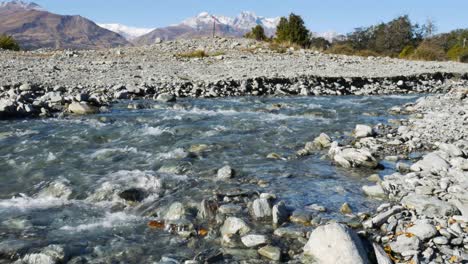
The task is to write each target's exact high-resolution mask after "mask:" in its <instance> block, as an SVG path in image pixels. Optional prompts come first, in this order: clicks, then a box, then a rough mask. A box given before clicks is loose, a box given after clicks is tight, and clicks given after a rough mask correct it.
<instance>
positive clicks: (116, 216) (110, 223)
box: [60, 212, 144, 232]
mask: <svg viewBox="0 0 468 264" xmlns="http://www.w3.org/2000/svg"><path fill="white" fill-rule="evenodd" d="M143 219H144V218H141V217H138V216H135V215H129V214H126V213H124V212H118V213H106V215H105V216H104V217H103V218H98V219H90V220H92V222H91V223H86V224H80V225H77V226H69V225H67V226H63V227H61V228H60V229H61V230H65V231H70V232H83V231H89V230H94V229H98V228H105V229H107V228H115V227H121V226H127V225H133V224H134V223H135V222H138V221H141V220H143Z"/></svg>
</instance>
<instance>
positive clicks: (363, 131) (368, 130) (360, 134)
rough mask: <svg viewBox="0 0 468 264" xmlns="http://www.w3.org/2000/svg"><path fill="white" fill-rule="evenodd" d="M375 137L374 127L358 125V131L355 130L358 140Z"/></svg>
mask: <svg viewBox="0 0 468 264" xmlns="http://www.w3.org/2000/svg"><path fill="white" fill-rule="evenodd" d="M373 135H374V130H373V129H372V127H370V126H367V125H356V129H355V130H354V136H355V137H356V138H365V137H371V136H373Z"/></svg>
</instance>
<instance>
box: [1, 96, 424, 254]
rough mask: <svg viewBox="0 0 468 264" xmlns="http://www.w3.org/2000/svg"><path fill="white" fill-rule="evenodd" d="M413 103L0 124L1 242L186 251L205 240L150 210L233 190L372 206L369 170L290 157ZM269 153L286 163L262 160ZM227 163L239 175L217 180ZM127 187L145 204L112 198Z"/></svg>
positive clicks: (325, 101)
mask: <svg viewBox="0 0 468 264" xmlns="http://www.w3.org/2000/svg"><path fill="white" fill-rule="evenodd" d="M415 99H416V97H408V96H384V97H287V98H248V97H244V98H228V99H195V100H194V99H181V100H179V101H178V102H177V103H176V104H158V103H155V102H145V104H147V105H148V106H150V108H147V109H142V110H129V109H127V105H128V104H129V103H131V102H121V103H119V104H117V105H114V106H113V107H112V109H111V112H109V113H104V114H99V115H95V116H86V117H68V118H64V119H46V120H17V121H1V122H0V246H4V247H7V246H8V247H11V248H13V249H15V247H16V248H17V250H18V252H19V253H20V254H24V253H26V252H32V251H34V250H35V249H38V248H41V247H44V246H46V245H49V244H60V245H66V246H67V250H68V251H67V252H69V254H70V255H72V256H76V255H82V256H87V257H88V258H89V259H101V260H106V261H109V259H110V260H112V259H113V258H115V259H118V260H121V261H148V260H159V259H160V257H161V255H162V254H165V253H175V254H185V255H187V256H193V255H194V254H196V253H197V252H199V251H200V250H201V249H202V248H204V247H205V248H206V247H210V245H209V243H204V242H197V245H190V244H189V245H187V244H184V243H182V242H180V241H177V239H176V238H174V236H173V235H171V234H168V233H166V232H164V231H155V230H150V229H149V228H148V227H147V223H148V221H149V220H150V218H149V217H148V216H146V215H145V212H146V209H147V207H155V206H156V207H158V206H159V207H165V206H167V205H168V204H170V203H171V202H174V201H180V202H183V203H184V204H195V203H199V202H200V201H201V200H202V199H203V198H204V197H207V196H211V195H213V193H214V192H219V193H223V192H228V191H229V190H232V189H233V188H241V189H243V190H255V191H260V192H271V193H275V194H276V195H277V196H278V197H279V198H280V199H282V200H285V201H286V202H287V204H288V205H290V206H292V207H296V208H302V207H304V206H305V205H308V204H312V203H317V204H321V205H324V206H325V207H327V208H328V209H329V210H328V213H326V214H325V215H326V217H330V218H340V216H339V214H337V213H336V212H337V211H338V208H339V207H340V205H341V204H343V203H344V202H348V203H349V204H350V205H351V206H352V207H353V208H354V209H355V210H356V211H369V210H371V209H372V208H374V207H375V206H376V205H377V202H376V201H373V200H370V199H368V198H366V197H364V196H363V194H362V192H361V186H362V185H363V184H368V182H367V180H366V177H367V176H369V174H371V173H373V172H372V171H346V170H342V169H337V168H335V167H334V166H331V164H330V161H329V160H327V159H323V158H321V157H322V156H323V155H324V154H325V153H324V152H317V153H316V154H315V155H311V156H308V157H302V158H294V153H295V152H296V151H297V150H299V149H300V148H301V147H303V146H304V144H305V142H307V141H311V140H313V138H314V137H316V136H318V135H319V134H320V133H321V132H326V133H327V134H329V135H330V136H332V137H334V138H338V137H340V135H343V134H344V133H347V132H348V131H351V130H352V129H353V128H354V126H355V124H357V123H369V124H377V123H380V122H383V123H385V122H387V121H388V119H389V118H392V117H391V116H389V114H387V112H386V111H387V109H388V108H390V107H392V106H394V105H400V104H403V103H406V102H410V101H414V100H415ZM272 152H274V153H277V154H278V155H280V156H281V157H283V158H284V159H280V160H274V159H268V158H267V155H268V154H270V153H272ZM224 164H229V165H230V166H231V167H233V168H234V169H235V170H236V178H235V179H234V180H232V181H228V182H220V181H215V180H214V178H215V177H216V170H217V169H218V168H220V167H222V166H223V165H224ZM374 173H375V172H374ZM258 180H263V181H264V183H267V184H262V185H261V186H259V185H258V184H257V182H258ZM129 188H139V189H142V190H145V193H146V195H147V196H145V197H146V198H145V200H144V201H143V202H142V203H141V204H129V203H125V202H123V201H122V200H121V199H120V198H119V196H118V193H120V192H121V191H122V190H125V189H129ZM142 204H143V206H142ZM2 243H3V244H2ZM122 254H123V255H122ZM0 258H1V254H0Z"/></svg>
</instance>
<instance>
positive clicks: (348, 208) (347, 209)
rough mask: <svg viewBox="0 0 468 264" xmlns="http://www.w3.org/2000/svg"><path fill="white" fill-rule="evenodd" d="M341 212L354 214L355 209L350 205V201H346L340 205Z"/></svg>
mask: <svg viewBox="0 0 468 264" xmlns="http://www.w3.org/2000/svg"><path fill="white" fill-rule="evenodd" d="M340 213H342V214H344V215H347V214H352V213H353V210H352V209H351V206H349V204H348V203H344V204H343V205H341V207H340Z"/></svg>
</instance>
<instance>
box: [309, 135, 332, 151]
mask: <svg viewBox="0 0 468 264" xmlns="http://www.w3.org/2000/svg"><path fill="white" fill-rule="evenodd" d="M313 143H314V146H315V147H316V148H318V149H325V148H329V147H330V146H331V143H332V140H331V138H330V137H329V136H328V135H327V134H325V133H321V134H320V136H318V137H316V138H315V139H314V141H313Z"/></svg>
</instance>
